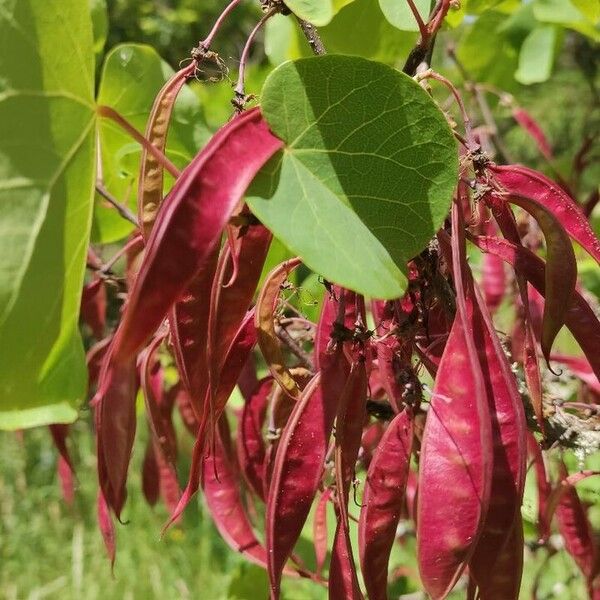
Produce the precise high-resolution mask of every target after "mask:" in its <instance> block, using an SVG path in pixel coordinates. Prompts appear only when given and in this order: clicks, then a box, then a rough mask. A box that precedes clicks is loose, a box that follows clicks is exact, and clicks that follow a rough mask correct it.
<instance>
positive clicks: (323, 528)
mask: <svg viewBox="0 0 600 600" xmlns="http://www.w3.org/2000/svg"><path fill="white" fill-rule="evenodd" d="M331 496H332V492H331V488H326V489H325V490H323V493H322V494H321V497H320V498H319V501H318V502H317V508H316V509H315V516H314V519H313V544H314V546H315V560H316V563H317V569H316V570H317V575H321V573H322V572H323V567H324V566H325V559H326V558H327V543H328V535H327V505H328V504H329V502H330V500H331Z"/></svg>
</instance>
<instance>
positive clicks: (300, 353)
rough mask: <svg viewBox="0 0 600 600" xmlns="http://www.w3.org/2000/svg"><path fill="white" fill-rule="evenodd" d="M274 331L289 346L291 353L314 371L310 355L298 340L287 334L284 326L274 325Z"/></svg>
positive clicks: (304, 365)
mask: <svg viewBox="0 0 600 600" xmlns="http://www.w3.org/2000/svg"><path fill="white" fill-rule="evenodd" d="M275 333H276V334H277V337H278V338H279V339H280V340H281V341H282V342H283V343H284V344H285V345H286V346H287V347H288V348H289V350H290V351H291V352H292V354H295V355H296V357H297V358H298V360H299V361H300V364H301V365H302V366H303V367H305V368H307V369H308V370H309V371H311V372H314V368H315V367H314V365H313V361H312V359H311V357H310V355H309V354H308V353H307V352H305V351H304V349H303V348H302V347H301V346H300V344H298V342H297V341H296V340H295V339H294V338H293V337H292V336H291V335H290V334H289V332H288V331H287V329H286V328H285V327H282V326H281V325H278V326H277V325H276V327H275Z"/></svg>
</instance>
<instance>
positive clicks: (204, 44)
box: [198, 0, 241, 52]
mask: <svg viewBox="0 0 600 600" xmlns="http://www.w3.org/2000/svg"><path fill="white" fill-rule="evenodd" d="M240 2H241V0H231V2H230V3H229V4H228V5H227V6H226V7H225V9H224V10H223V12H222V13H221V14H220V15H219V17H218V19H217V20H216V21H215V24H214V25H213V27H212V29H211V30H210V33H209V34H208V35H207V36H206V38H205V39H204V40H203V41H202V42H200V43H199V44H198V47H199V48H201V49H202V50H204V51H205V52H206V50H208V49H209V48H210V46H211V44H212V42H213V40H214V38H215V36H216V35H217V33H218V31H219V29H220V28H221V25H223V23H224V21H225V19H226V18H227V16H228V15H229V13H230V12H231V11H232V10H233V9H234V8H235V7H236V6H237V5H238V4H239V3H240Z"/></svg>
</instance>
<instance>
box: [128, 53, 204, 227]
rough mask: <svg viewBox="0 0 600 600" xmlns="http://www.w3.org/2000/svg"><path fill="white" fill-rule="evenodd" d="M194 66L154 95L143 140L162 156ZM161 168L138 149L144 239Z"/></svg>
mask: <svg viewBox="0 0 600 600" xmlns="http://www.w3.org/2000/svg"><path fill="white" fill-rule="evenodd" d="M195 70H196V64H195V63H194V62H192V63H190V64H189V65H187V66H186V67H184V68H183V69H181V70H180V71H178V72H177V73H175V74H174V75H173V76H172V77H171V78H170V79H169V81H167V82H166V83H165V85H164V86H163V87H162V89H161V90H160V91H159V92H158V94H157V95H156V97H155V99H154V104H153V105H152V110H151V111H150V115H149V117H148V124H147V125H146V134H145V137H146V139H147V140H148V141H149V142H150V143H151V144H152V145H153V146H154V147H155V148H156V149H157V150H160V151H161V152H162V153H163V154H164V152H165V149H166V146H167V135H168V133H169V124H170V122H171V114H172V113H173V107H174V106H175V101H176V100H177V96H178V95H179V92H180V91H181V88H182V87H183V86H184V84H185V82H186V81H187V79H188V78H189V77H192V76H193V75H194V72H195ZM163 173H164V169H163V166H162V165H161V164H160V163H159V162H158V160H157V159H156V157H155V156H154V155H153V154H151V153H149V152H148V151H147V150H146V148H145V147H144V148H142V156H141V159H140V176H139V183H138V219H139V222H140V224H141V226H142V233H143V235H144V238H145V239H147V238H148V236H149V235H150V232H151V230H152V226H153V225H154V221H155V220H156V215H157V213H158V209H159V208H160V205H161V204H162V198H163V180H164V178H163Z"/></svg>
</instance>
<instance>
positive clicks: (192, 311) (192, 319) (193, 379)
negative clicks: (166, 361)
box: [169, 248, 219, 420]
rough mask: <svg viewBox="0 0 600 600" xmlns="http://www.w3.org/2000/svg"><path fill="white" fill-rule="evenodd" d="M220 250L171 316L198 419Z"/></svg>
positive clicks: (176, 347)
mask: <svg viewBox="0 0 600 600" xmlns="http://www.w3.org/2000/svg"><path fill="white" fill-rule="evenodd" d="M218 256H219V248H215V249H214V250H213V251H212V253H211V254H210V256H209V257H208V259H207V260H206V262H205V263H204V265H203V266H202V268H201V269H200V271H199V272H198V273H197V274H196V276H195V277H194V279H193V281H192V283H191V284H190V285H189V286H188V288H187V289H186V291H185V293H184V294H183V296H182V297H181V298H180V299H179V301H178V302H176V303H175V305H174V306H173V308H172V309H171V311H170V313H169V325H170V331H171V344H172V346H173V354H174V356H175V361H176V363H177V370H178V372H179V376H180V377H181V380H182V381H183V384H184V386H185V387H186V388H187V390H188V392H189V399H190V407H191V408H192V410H193V411H194V414H195V416H196V419H197V420H199V419H200V418H201V415H202V404H201V402H202V400H203V399H204V397H205V395H206V390H207V389H208V361H207V349H206V340H207V337H208V320H209V315H210V290H211V287H212V285H213V280H214V276H215V270H216V267H217V257H218Z"/></svg>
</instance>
